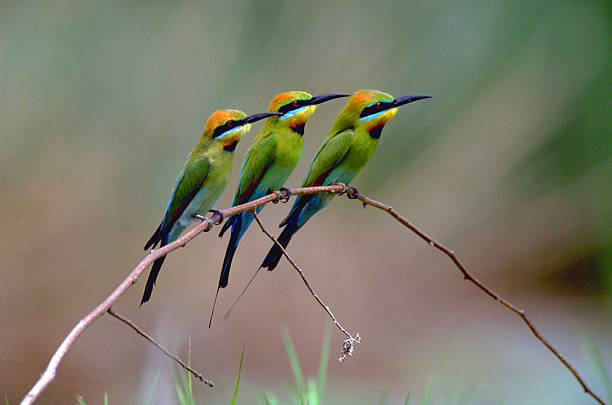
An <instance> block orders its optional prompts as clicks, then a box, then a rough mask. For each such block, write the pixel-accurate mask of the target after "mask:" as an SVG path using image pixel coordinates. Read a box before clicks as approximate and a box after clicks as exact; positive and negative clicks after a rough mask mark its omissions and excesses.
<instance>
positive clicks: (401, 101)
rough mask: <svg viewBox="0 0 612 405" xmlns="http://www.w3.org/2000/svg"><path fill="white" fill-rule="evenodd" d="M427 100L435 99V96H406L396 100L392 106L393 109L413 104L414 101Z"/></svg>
mask: <svg viewBox="0 0 612 405" xmlns="http://www.w3.org/2000/svg"><path fill="white" fill-rule="evenodd" d="M426 98H433V96H425V95H420V94H416V95H414V96H404V97H400V98H396V99H395V100H393V103H391V104H392V108H395V107H399V106H401V105H404V104H408V103H412V102H413V101H419V100H424V99H426Z"/></svg>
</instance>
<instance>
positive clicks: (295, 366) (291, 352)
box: [283, 327, 305, 392]
mask: <svg viewBox="0 0 612 405" xmlns="http://www.w3.org/2000/svg"><path fill="white" fill-rule="evenodd" d="M283 340H284V341H285V350H286V351H287V357H289V363H291V370H293V376H294V377H295V383H296V385H297V387H298V392H304V388H305V381H304V374H302V368H301V367H300V361H299V360H298V357H297V353H296V352H295V347H293V342H292V341H291V336H289V331H288V330H287V328H285V327H283Z"/></svg>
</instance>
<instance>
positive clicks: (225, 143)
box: [140, 110, 279, 305]
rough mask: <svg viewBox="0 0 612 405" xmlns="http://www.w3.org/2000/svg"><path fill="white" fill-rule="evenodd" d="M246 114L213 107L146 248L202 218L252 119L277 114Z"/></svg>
mask: <svg viewBox="0 0 612 405" xmlns="http://www.w3.org/2000/svg"><path fill="white" fill-rule="evenodd" d="M278 114H279V113H276V112H272V113H262V114H254V115H249V116H248V117H247V115H246V114H245V113H243V112H242V111H238V110H218V111H215V112H214V113H213V114H212V115H211V116H210V117H209V118H208V121H206V124H205V126H204V132H203V133H202V136H201V137H200V140H199V141H198V143H197V144H196V146H195V148H194V149H193V150H192V151H191V153H190V154H189V158H188V159H187V162H186V163H185V165H184V166H183V169H182V170H181V172H180V174H179V176H178V178H177V180H176V184H175V185H174V188H173V189H172V192H171V193H170V199H169V200H168V205H167V206H166V213H165V214H164V218H163V220H162V221H161V224H160V225H159V227H158V228H157V230H156V231H155V233H154V234H153V236H151V239H149V241H148V242H147V243H146V245H145V250H147V249H149V248H151V247H155V246H156V245H157V244H158V243H160V247H162V246H165V245H167V244H168V243H170V242H172V241H174V240H176V239H177V238H178V237H179V236H180V234H181V233H182V232H183V231H184V230H185V228H187V227H188V226H189V225H191V224H193V223H194V222H197V221H199V220H201V219H203V218H204V217H203V215H205V214H206V213H208V212H209V211H210V210H211V208H212V207H213V205H214V204H215V203H216V202H217V200H218V199H219V197H220V196H221V193H222V192H223V190H224V189H225V187H226V186H227V183H228V182H229V180H230V177H231V174H232V165H233V161H234V149H236V145H237V144H238V141H240V138H242V137H243V136H244V135H246V133H247V132H249V130H250V128H251V123H252V122H255V121H259V120H261V119H264V118H267V117H270V116H272V115H278ZM165 259H166V256H162V257H160V258H159V259H157V260H155V262H154V263H153V267H152V268H151V273H149V278H148V279H147V285H146V286H145V290H144V295H143V296H142V301H141V302H140V305H142V304H144V303H145V302H147V301H148V300H149V299H150V298H151V292H152V291H153V286H154V285H155V280H156V279H157V275H158V274H159V270H160V269H161V266H162V264H163V263H164V260H165Z"/></svg>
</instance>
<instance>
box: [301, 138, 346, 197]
mask: <svg viewBox="0 0 612 405" xmlns="http://www.w3.org/2000/svg"><path fill="white" fill-rule="evenodd" d="M354 136H355V131H353V130H352V129H345V130H344V131H342V132H338V133H337V134H335V135H332V136H330V137H329V138H327V139H326V140H325V142H323V144H322V145H321V147H320V148H319V150H318V151H317V153H316V154H315V156H314V158H312V162H311V163H310V167H309V168H308V173H307V174H306V178H305V179H304V182H303V183H302V185H303V187H311V186H319V185H321V184H323V180H325V177H327V175H328V174H329V172H331V171H332V170H333V169H334V168H335V167H336V166H337V165H338V164H339V163H340V162H341V161H342V159H344V157H345V156H346V154H347V153H348V151H349V149H350V148H351V144H352V143H353V137H354Z"/></svg>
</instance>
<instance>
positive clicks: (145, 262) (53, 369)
mask: <svg viewBox="0 0 612 405" xmlns="http://www.w3.org/2000/svg"><path fill="white" fill-rule="evenodd" d="M342 190H344V185H340V184H336V185H332V186H320V187H303V188H294V189H291V190H288V192H287V191H281V192H279V193H281V194H283V198H286V197H288V196H289V195H300V194H316V193H337V192H340V191H342ZM278 199H279V195H278V194H277V193H270V194H268V195H266V196H264V197H261V198H259V199H257V200H253V201H249V202H248V203H246V204H241V205H238V206H235V207H232V208H228V209H225V210H223V211H221V212H222V214H223V215H225V216H226V217H228V216H231V215H236V214H240V213H241V212H246V211H250V210H252V209H253V208H256V207H259V206H261V205H264V204H267V203H269V202H272V201H277V200H278ZM219 220H221V215H219V213H215V214H214V215H212V216H211V217H210V218H209V219H208V220H207V221H202V223H201V224H198V225H196V226H194V227H193V228H191V229H190V230H189V231H188V232H186V233H185V234H183V235H182V236H181V237H180V238H178V239H177V240H175V241H174V242H172V243H169V244H167V245H166V246H164V247H162V248H159V249H154V250H152V251H151V252H150V253H149V254H148V255H147V256H145V257H144V258H143V259H142V260H141V261H140V263H138V265H137V266H136V267H134V269H132V271H131V272H130V274H128V276H127V277H126V278H125V279H124V280H123V281H122V282H121V284H119V286H117V288H115V290H114V291H113V292H112V293H110V295H109V296H108V297H106V299H105V300H104V301H102V302H101V303H100V304H99V305H98V306H97V307H95V308H94V309H93V310H92V311H91V312H89V313H88V314H87V315H85V317H83V318H82V319H81V320H80V321H79V322H78V323H77V324H76V325H75V327H74V328H72V330H71V331H70V333H68V335H67V336H66V337H65V338H64V340H63V341H62V343H61V344H60V345H59V347H58V348H57V350H56V351H55V353H54V354H53V356H52V357H51V360H50V361H49V364H48V365H47V368H46V369H45V371H44V372H43V373H42V374H41V376H40V378H39V379H38V381H36V383H35V384H34V386H32V388H31V389H30V391H29V392H28V393H27V394H26V396H25V397H24V398H23V399H22V400H21V405H29V404H32V403H34V401H35V400H36V399H37V398H38V397H39V396H40V394H41V393H42V392H43V390H44V389H45V388H47V386H48V385H49V384H50V383H51V381H53V379H54V378H55V375H56V373H57V368H58V367H59V365H60V363H61V362H62V360H63V358H64V356H65V355H66V353H67V352H68V350H70V347H71V346H72V345H73V344H74V342H75V341H76V339H77V338H78V337H79V336H80V335H81V334H82V333H83V332H84V331H85V329H87V328H88V327H89V325H91V324H92V323H94V322H95V321H96V320H98V318H100V317H101V316H102V315H104V314H105V313H106V311H108V309H109V308H110V307H111V306H112V305H113V304H114V303H115V302H116V301H117V300H118V299H119V298H120V297H121V296H122V295H123V294H124V293H125V292H126V291H127V290H128V288H130V287H131V286H132V284H134V283H135V282H136V281H137V280H138V277H140V275H141V274H142V273H143V272H144V271H145V270H146V269H147V267H149V266H150V265H151V264H152V263H153V262H154V261H155V260H156V259H158V258H160V257H162V256H165V255H167V254H168V253H170V252H172V251H174V250H176V249H178V248H181V247H183V246H185V245H186V244H187V243H188V242H189V241H191V240H192V239H193V238H195V237H196V236H198V235H199V234H200V233H202V232H207V231H209V230H210V229H211V228H212V227H213V224H214V223H216V222H218V221H219Z"/></svg>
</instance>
